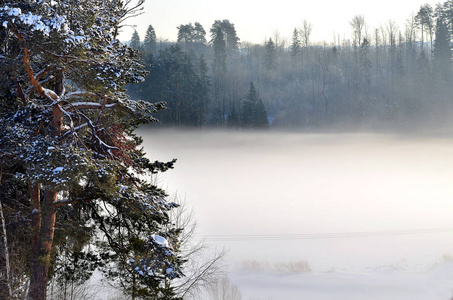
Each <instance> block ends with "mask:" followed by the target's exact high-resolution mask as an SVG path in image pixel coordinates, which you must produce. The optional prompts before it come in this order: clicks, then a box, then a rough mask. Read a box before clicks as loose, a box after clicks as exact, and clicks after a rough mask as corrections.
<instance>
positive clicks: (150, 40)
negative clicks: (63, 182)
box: [143, 25, 156, 55]
mask: <svg viewBox="0 0 453 300" xmlns="http://www.w3.org/2000/svg"><path fill="white" fill-rule="evenodd" d="M143 50H144V51H145V54H148V55H149V54H155V53H156V32H155V31H154V27H153V26H152V25H149V26H148V29H147V30H146V34H145V39H144V40H143Z"/></svg>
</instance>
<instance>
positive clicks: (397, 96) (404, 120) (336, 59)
mask: <svg viewBox="0 0 453 300" xmlns="http://www.w3.org/2000/svg"><path fill="white" fill-rule="evenodd" d="M350 28H351V37H350V38H343V39H340V37H335V38H334V42H333V43H327V42H324V43H322V44H313V43H312V41H311V33H312V29H313V26H312V25H311V24H310V23H309V22H307V21H304V22H303V24H302V26H301V27H300V28H295V29H294V31H293V32H292V37H291V40H289V41H288V40H286V39H284V38H282V37H281V36H280V34H279V33H278V32H276V33H275V34H274V35H273V36H271V37H269V38H266V39H265V41H263V43H261V44H252V43H249V42H240V39H239V37H238V35H237V33H236V30H235V27H234V24H233V23H232V22H230V21H229V20H216V21H215V22H214V23H213V25H212V27H211V28H210V30H209V38H207V33H206V31H205V30H204V29H203V27H202V26H201V25H200V24H199V23H197V22H195V23H194V24H192V23H189V24H185V25H180V26H178V36H177V40H176V42H175V43H170V42H167V41H165V42H163V41H157V40H156V38H155V36H156V35H155V33H154V29H153V27H152V26H151V25H150V26H149V28H148V31H147V34H146V37H145V39H144V41H143V43H142V42H141V41H140V37H139V36H138V34H137V33H136V32H135V33H134V36H133V38H132V41H131V46H132V47H133V48H135V49H136V50H137V51H139V52H140V53H141V55H142V56H143V57H144V58H145V61H146V62H147V68H148V70H150V75H149V77H147V80H146V81H145V82H144V83H140V84H137V85H131V86H128V87H127V89H128V93H129V94H130V95H132V96H133V97H137V98H140V99H144V100H147V101H154V100H155V99H164V98H165V99H166V100H167V101H168V110H167V111H166V112H165V113H164V114H163V119H162V121H163V122H162V123H163V124H165V125H170V126H174V125H176V126H179V125H182V126H196V127H201V126H215V127H250V124H248V123H247V122H248V121H246V120H247V118H248V117H247V116H246V115H247V114H249V113H248V112H247V110H248V109H247V104H246V103H247V102H248V101H250V99H248V95H250V92H251V89H250V85H251V84H253V86H254V88H255V89H256V93H257V95H258V98H259V101H261V102H262V103H263V104H264V112H265V114H266V119H267V124H269V126H273V127H306V128H317V127H324V126H331V125H334V124H349V125H357V124H364V125H367V124H368V125H379V124H389V125H391V126H412V125H413V124H414V123H419V124H421V123H425V122H420V120H423V121H426V122H437V123H439V122H447V120H448V119H449V116H450V113H451V108H452V106H451V101H450V100H449V95H451V92H452V87H451V84H450V82H451V79H452V63H451V51H452V36H453V1H451V0H449V1H446V2H445V3H443V4H441V3H439V4H438V5H437V6H436V7H435V8H433V7H431V6H430V5H429V4H425V5H423V6H421V7H420V9H419V11H418V12H417V13H416V14H412V15H410V17H409V18H408V19H407V21H406V23H405V24H404V25H403V26H398V25H397V24H396V23H395V22H393V21H391V20H390V21H388V22H386V23H384V24H382V25H381V26H379V27H378V28H372V29H371V28H369V27H368V26H367V24H366V20H365V17H364V16H361V15H357V16H355V17H354V18H353V19H352V20H350ZM150 32H152V34H150ZM151 36H152V37H153V38H152V39H150V38H149V37H151ZM253 126H255V125H252V127H253ZM265 126H267V125H265ZM256 127H260V125H258V124H256Z"/></svg>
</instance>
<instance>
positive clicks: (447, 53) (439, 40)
mask: <svg viewBox="0 0 453 300" xmlns="http://www.w3.org/2000/svg"><path fill="white" fill-rule="evenodd" d="M449 36H450V35H449V32H448V27H447V25H446V24H445V22H444V20H443V18H442V17H440V18H438V19H437V25H436V38H435V40H434V48H433V71H434V72H435V73H437V74H438V75H440V76H441V77H442V78H443V79H444V80H447V79H448V76H449V74H451V71H452V70H451V67H452V64H451V57H452V52H451V46H450V39H449Z"/></svg>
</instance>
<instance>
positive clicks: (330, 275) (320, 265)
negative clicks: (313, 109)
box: [140, 129, 453, 300]
mask: <svg viewBox="0 0 453 300" xmlns="http://www.w3.org/2000/svg"><path fill="white" fill-rule="evenodd" d="M140 134H141V135H142V136H143V137H144V140H145V143H144V146H145V151H146V152H147V153H149V155H150V157H151V158H152V159H159V160H163V161H167V160H171V159H172V158H174V157H175V158H177V159H178V162H177V164H176V166H175V169H174V170H170V171H168V172H167V173H166V174H164V175H162V176H161V177H160V178H159V180H160V183H161V185H162V186H163V187H164V188H167V191H169V192H170V193H178V195H179V197H182V198H185V199H186V200H187V201H188V202H189V203H190V205H191V206H193V209H194V212H195V217H196V220H197V223H198V235H197V238H198V239H204V240H205V243H206V244H207V245H209V246H211V247H212V248H213V249H217V250H219V249H227V250H228V255H227V257H226V262H227V264H229V265H230V266H232V267H231V268H230V273H229V275H230V280H231V282H232V283H233V284H234V285H236V286H237V287H238V288H239V290H240V291H241V293H242V296H243V297H242V299H243V300H250V299H255V300H257V299H263V300H270V299H308V300H311V299H314V300H317V299H348V300H353V299H386V300H387V299H395V300H404V299H411V300H414V299H424V300H429V299H433V300H434V299H436V300H450V299H451V297H452V296H453V265H452V264H451V263H450V262H449V261H450V260H451V257H452V255H453V218H452V216H453V138H450V136H448V135H444V136H429V135H425V136H414V135H412V136H407V135H402V134H400V135H398V134H365V133H351V134H307V133H296V132H272V131H271V132H258V133H252V132H216V131H168V130H163V131H160V130H157V131H156V130H153V129H149V130H148V129H142V131H141V132H140ZM250 260H256V261H261V262H266V263H269V264H270V265H272V264H275V263H279V262H283V263H288V262H297V261H306V262H307V263H308V264H309V266H310V268H311V270H312V271H310V272H306V273H300V274H294V273H288V272H283V273H282V272H275V271H269V270H258V271H257V270H243V269H241V267H240V265H241V263H242V262H244V261H250Z"/></svg>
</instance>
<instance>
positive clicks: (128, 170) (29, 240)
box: [0, 0, 184, 300]
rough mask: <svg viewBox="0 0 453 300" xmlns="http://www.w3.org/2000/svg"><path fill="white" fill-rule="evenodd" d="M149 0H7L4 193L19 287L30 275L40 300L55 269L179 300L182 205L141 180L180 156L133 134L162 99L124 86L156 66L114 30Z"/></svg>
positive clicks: (0, 114)
mask: <svg viewBox="0 0 453 300" xmlns="http://www.w3.org/2000/svg"><path fill="white" fill-rule="evenodd" d="M142 3H143V1H138V2H137V4H136V5H135V6H132V7H126V6H125V4H130V2H129V1H126V2H123V1H120V0H111V1H85V2H77V1H76V2H74V1H50V0H41V1H28V0H21V1H2V2H1V6H0V22H1V24H3V26H2V27H1V28H0V35H1V36H2V39H1V41H0V43H1V50H0V51H1V52H2V53H1V55H0V65H1V67H2V70H3V73H2V76H1V84H0V88H1V89H0V126H1V128H3V129H4V131H3V134H2V135H1V136H0V171H1V173H2V174H3V176H2V177H0V178H1V182H0V194H1V195H2V196H3V197H2V199H1V200H2V204H3V206H4V207H5V212H6V213H7V215H6V219H7V227H6V229H7V231H8V238H9V240H10V242H11V246H12V247H11V248H10V251H11V250H13V251H17V252H18V253H20V254H21V255H20V257H19V256H17V257H16V256H14V257H13V259H14V262H13V263H12V264H13V265H14V266H19V265H20V264H21V262H22V265H20V267H17V268H16V267H15V269H14V271H15V272H17V273H15V275H14V276H13V277H12V279H11V281H12V282H13V285H14V288H15V293H16V295H17V294H19V293H21V292H23V291H24V290H25V291H26V289H24V283H25V282H26V281H27V278H28V279H29V282H30V288H29V290H28V296H27V299H40V300H43V299H45V298H46V293H47V292H46V289H47V283H48V280H49V279H50V278H51V277H52V276H56V277H59V278H60V279H61V280H62V282H80V281H84V280H87V279H88V278H89V277H90V276H91V274H92V273H93V270H94V269H96V268H102V269H103V270H104V271H105V273H106V274H107V276H109V277H110V278H111V280H113V281H118V282H121V283H122V284H123V285H124V287H125V290H126V291H129V292H130V295H131V296H132V299H134V298H136V297H139V296H143V297H144V296H145V295H153V297H154V298H162V299H174V298H176V297H174V295H173V291H172V287H171V286H170V284H169V283H170V282H171V280H173V279H174V278H177V277H180V276H182V270H181V267H182V264H183V263H184V261H183V259H182V258H181V257H180V256H179V254H178V243H179V242H178V236H179V233H180V229H179V228H176V227H174V226H172V225H171V223H170V220H169V216H168V212H169V211H170V210H171V209H173V208H175V207H176V206H177V205H176V204H174V203H172V202H169V201H167V200H166V194H165V192H164V191H163V190H161V189H160V188H158V187H156V186H154V185H152V184H151V183H149V182H147V181H146V180H144V179H143V178H145V177H146V176H144V175H146V174H153V173H157V172H163V171H166V170H168V169H169V168H172V167H173V164H174V162H175V161H174V160H173V161H170V162H167V163H162V162H157V161H156V162H152V161H150V160H149V159H148V158H146V156H145V153H144V152H143V150H142V149H140V148H139V145H140V143H141V138H140V137H138V136H136V135H135V134H134V130H135V129H136V128H137V127H138V126H139V125H140V124H146V123H152V122H155V121H156V119H155V118H154V116H153V114H154V113H156V112H157V111H159V110H163V109H164V108H165V103H164V102H158V103H150V102H145V101H139V100H130V99H129V98H128V96H127V95H126V94H125V91H124V89H123V86H124V85H126V84H128V83H138V82H142V81H143V80H144V77H145V76H146V74H147V72H146V70H144V66H143V64H142V63H141V62H140V61H139V60H138V58H137V56H136V51H133V50H132V49H131V48H128V47H126V46H124V45H122V44H121V43H120V42H119V41H118V40H117V38H116V36H117V33H118V30H119V28H120V27H121V21H122V20H124V19H125V18H127V17H130V16H132V15H134V14H137V13H139V12H140V5H141V4H142ZM137 40H138V39H137ZM29 245H31V246H29ZM93 245H96V248H94V249H93ZM27 246H28V247H27ZM21 260H22V261H21ZM4 267H5V266H4V265H1V266H0V268H1V269H2V270H3V268H4ZM2 273H3V272H2ZM68 276H69V277H68ZM131 278H132V280H130V279H131ZM20 279H21V280H22V282H20ZM21 289H22V290H21Z"/></svg>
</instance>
